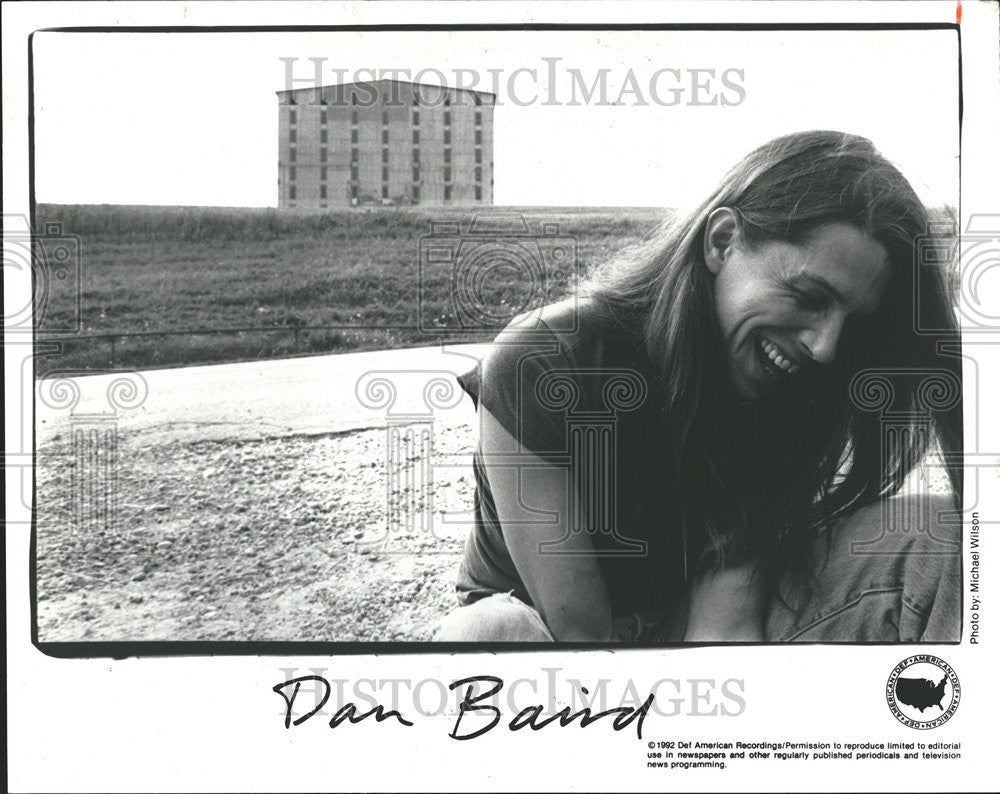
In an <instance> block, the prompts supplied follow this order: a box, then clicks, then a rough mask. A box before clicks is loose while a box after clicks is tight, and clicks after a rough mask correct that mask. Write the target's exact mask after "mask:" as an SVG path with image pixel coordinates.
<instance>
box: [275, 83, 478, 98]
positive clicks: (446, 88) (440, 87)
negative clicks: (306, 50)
mask: <svg viewBox="0 0 1000 794" xmlns="http://www.w3.org/2000/svg"><path fill="white" fill-rule="evenodd" d="M393 83H395V84H396V85H410V86H415V87H417V88H432V89H434V90H435V91H442V90H444V91H454V92H456V93H460V94H479V96H484V97H490V98H492V99H493V100H494V101H496V98H497V95H496V94H494V93H493V92H491V91H476V90H475V89H472V88H453V87H452V86H449V85H435V84H434V83H414V82H411V81H409V80H389V79H387V78H386V79H381V80H355V81H352V82H348V83H331V84H329V85H314V86H308V87H305V88H290V89H288V88H286V89H284V90H281V91H275V92H274V93H275V94H277V95H278V96H284V95H287V94H302V93H305V92H306V91H317V90H318V91H322V90H324V89H327V88H339V87H341V86H349V85H374V86H382V85H391V84H393Z"/></svg>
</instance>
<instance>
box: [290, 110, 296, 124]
mask: <svg viewBox="0 0 1000 794" xmlns="http://www.w3.org/2000/svg"><path fill="white" fill-rule="evenodd" d="M297 118H298V116H297V114H296V113H295V111H294V110H289V111H288V123H289V124H295V123H296V119H297Z"/></svg>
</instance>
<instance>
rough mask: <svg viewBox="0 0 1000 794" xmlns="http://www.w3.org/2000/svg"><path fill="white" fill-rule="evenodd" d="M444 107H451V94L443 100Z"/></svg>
mask: <svg viewBox="0 0 1000 794" xmlns="http://www.w3.org/2000/svg"><path fill="white" fill-rule="evenodd" d="M444 106H445V107H446V108H447V107H451V94H447V95H446V96H445V98H444Z"/></svg>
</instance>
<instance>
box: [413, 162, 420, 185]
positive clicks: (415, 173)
mask: <svg viewBox="0 0 1000 794" xmlns="http://www.w3.org/2000/svg"><path fill="white" fill-rule="evenodd" d="M413 181H414V182H419V181H420V166H419V165H415V166H413Z"/></svg>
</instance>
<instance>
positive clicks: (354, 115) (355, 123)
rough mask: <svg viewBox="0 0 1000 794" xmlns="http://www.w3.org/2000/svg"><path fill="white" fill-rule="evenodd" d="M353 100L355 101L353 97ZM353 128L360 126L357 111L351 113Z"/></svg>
mask: <svg viewBox="0 0 1000 794" xmlns="http://www.w3.org/2000/svg"><path fill="white" fill-rule="evenodd" d="M351 99H354V97H351ZM351 126H352V127H357V126H358V111H356V110H352V111H351Z"/></svg>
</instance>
